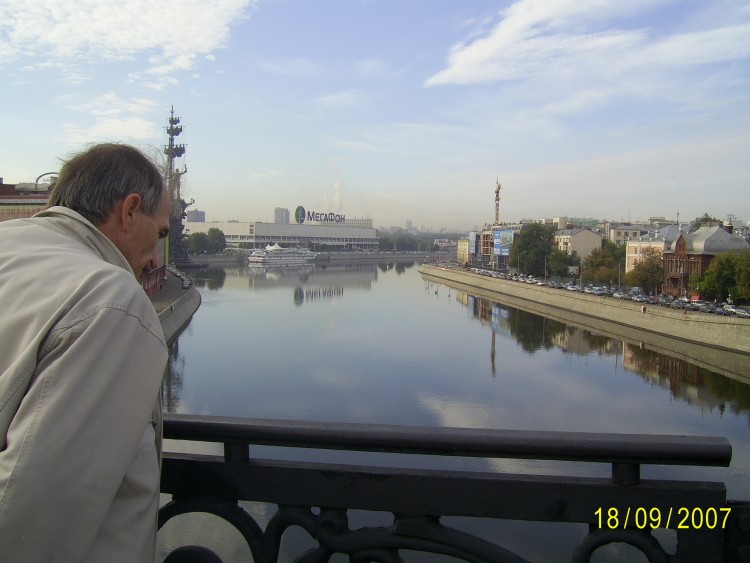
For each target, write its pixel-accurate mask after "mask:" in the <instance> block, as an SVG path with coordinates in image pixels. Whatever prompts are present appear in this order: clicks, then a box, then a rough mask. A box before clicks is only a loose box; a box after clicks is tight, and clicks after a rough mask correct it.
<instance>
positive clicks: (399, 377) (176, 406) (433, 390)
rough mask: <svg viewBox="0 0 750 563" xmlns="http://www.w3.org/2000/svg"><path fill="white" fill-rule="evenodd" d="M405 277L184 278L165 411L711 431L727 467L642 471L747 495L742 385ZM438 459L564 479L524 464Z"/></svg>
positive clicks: (749, 399)
mask: <svg viewBox="0 0 750 563" xmlns="http://www.w3.org/2000/svg"><path fill="white" fill-rule="evenodd" d="M417 268H418V264H416V263H379V264H373V263H363V264H332V265H329V266H327V267H326V266H322V267H321V266H315V267H306V268H304V269H296V270H276V271H266V270H263V269H253V268H248V267H245V266H239V265H238V266H232V267H225V268H210V269H204V270H198V271H195V272H194V273H193V279H194V283H195V286H196V287H197V288H198V290H199V291H200V293H201V296H202V299H203V301H202V305H201V307H200V309H199V310H198V312H197V313H196V315H195V316H194V318H193V320H192V321H191V323H190V324H189V325H188V327H187V328H186V330H185V331H184V332H183V333H182V334H181V335H180V336H179V338H178V339H177V341H176V343H175V344H174V345H173V347H172V350H171V354H170V366H169V376H168V378H167V383H166V385H165V409H166V410H167V411H169V412H175V413H189V414H205V415H221V416H241V417H254V418H273V419H305V420H321V421H345V422H363V423H386V424H407V425H425V426H458V427H474V428H505V429H524V430H569V431H584V432H614V433H646V434H682V435H685V434H687V435H714V436H725V437H727V438H728V439H729V440H730V442H731V444H732V447H733V460H732V464H731V466H730V467H729V468H685V467H680V468H660V467H644V468H643V477H644V478H662V477H665V478H680V479H696V480H700V479H709V480H718V481H723V482H725V483H726V485H727V489H728V498H730V499H750V484H749V483H748V479H747V475H748V469H750V433H748V422H750V416H749V415H750V386H748V385H746V384H745V383H743V382H742V381H738V380H736V379H734V378H732V377H727V376H725V375H719V374H716V373H712V372H710V371H708V370H706V369H704V368H701V367H698V366H695V365H693V364H691V363H689V362H687V361H684V360H683V359H681V358H680V357H678V356H676V355H669V354H658V353H656V352H653V351H650V350H649V349H648V346H647V344H648V336H647V335H646V336H644V343H645V345H640V346H639V345H631V344H628V343H626V342H623V341H620V340H616V339H611V338H608V337H605V336H602V335H598V334H594V333H592V332H590V331H587V330H584V329H581V328H578V327H576V326H574V325H572V324H566V323H564V322H560V321H559V320H552V319H547V318H544V317H541V316H537V315H534V314H532V313H528V312H525V311H521V310H518V309H515V308H513V307H509V306H505V305H503V304H501V303H496V302H492V301H489V300H486V299H480V298H477V297H474V296H472V295H470V294H469V293H466V292H462V291H458V290H456V289H455V288H450V287H448V286H445V285H439V284H435V283H431V282H428V281H425V280H424V279H422V277H421V276H420V274H419V272H418V271H417ZM738 375H740V374H738ZM169 447H170V444H167V448H169ZM371 462H373V461H372V460H369V459H368V463H371ZM377 462H383V463H386V462H387V460H385V461H383V460H379V461H377ZM415 463H429V462H428V461H423V462H415ZM448 463H449V465H450V466H451V468H456V467H458V468H470V469H482V470H488V469H489V470H499V471H509V470H510V471H522V472H529V473H537V472H538V473H544V472H550V471H552V472H555V471H558V470H560V471H562V469H559V465H554V464H552V465H550V463H549V462H546V463H544V462H535V461H533V460H532V461H522V462H519V461H515V460H494V461H491V460H461V459H459V460H452V461H451V462H448ZM451 464H452V465H451ZM600 470H601V469H600V468H599V469H590V470H589V469H584V472H587V471H592V472H596V471H600ZM606 471H608V468H605V474H606ZM261 519H262V518H261ZM171 534H172V532H162V533H160V536H169V538H170V539H165V538H164V537H160V544H161V545H162V549H166V548H164V547H163V546H165V545H167V544H169V543H170V542H171V541H172V539H171ZM174 541H178V540H174ZM521 543H523V542H521ZM530 543H534V541H531V542H530ZM519 549H521V550H523V549H524V548H523V546H521V548H519ZM528 549H529V553H530V555H531V556H533V555H534V553H533V551H534V550H533V549H532V548H531V547H529V548H528ZM524 556H527V554H526V553H524ZM532 558H533V557H532ZM542 558H543V556H542ZM226 560H231V559H226Z"/></svg>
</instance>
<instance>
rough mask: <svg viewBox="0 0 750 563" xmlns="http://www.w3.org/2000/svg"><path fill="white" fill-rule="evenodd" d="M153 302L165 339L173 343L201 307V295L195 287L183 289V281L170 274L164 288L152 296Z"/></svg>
mask: <svg viewBox="0 0 750 563" xmlns="http://www.w3.org/2000/svg"><path fill="white" fill-rule="evenodd" d="M151 302H152V303H153V304H154V308H155V309H156V313H157V314H158V315H159V320H160V321H161V327H162V329H163V330H164V338H165V339H166V340H167V343H171V342H172V340H174V338H175V337H176V336H177V335H178V334H179V333H180V331H181V330H182V329H183V328H184V327H185V326H186V325H187V324H188V323H189V322H190V319H192V318H193V315H194V314H195V312H196V311H197V310H198V307H200V305H201V295H200V293H198V290H197V289H195V287H194V286H193V285H191V286H190V287H189V288H187V289H183V288H182V281H180V279H179V278H177V277H176V276H175V275H174V274H172V273H168V274H167V279H166V281H165V282H164V285H163V286H162V288H161V289H160V290H159V291H158V292H156V293H154V294H153V295H151Z"/></svg>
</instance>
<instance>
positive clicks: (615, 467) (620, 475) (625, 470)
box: [612, 463, 641, 485]
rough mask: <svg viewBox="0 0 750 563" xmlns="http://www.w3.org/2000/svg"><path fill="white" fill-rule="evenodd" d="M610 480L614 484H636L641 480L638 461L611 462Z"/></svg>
mask: <svg viewBox="0 0 750 563" xmlns="http://www.w3.org/2000/svg"><path fill="white" fill-rule="evenodd" d="M612 482H613V483H614V484H615V485H637V484H638V483H640V482H641V466H640V464H638V463H613V464H612Z"/></svg>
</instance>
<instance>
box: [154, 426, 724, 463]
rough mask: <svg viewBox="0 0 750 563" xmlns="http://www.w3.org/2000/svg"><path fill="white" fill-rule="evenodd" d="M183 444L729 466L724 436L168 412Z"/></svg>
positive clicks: (168, 432)
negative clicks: (403, 423) (534, 429)
mask: <svg viewBox="0 0 750 563" xmlns="http://www.w3.org/2000/svg"><path fill="white" fill-rule="evenodd" d="M164 437H165V438H171V439H175V440H197V441H203V442H218V443H225V444H227V443H234V444H248V445H249V444H255V445H273V446H285V447H295V448H314V449H330V450H357V451H368V452H391V453H406V454H421V455H448V456H465V457H487V458H513V459H546V460H564V461H588V462H600V463H625V464H629V463H636V464H660V465H700V466H724V467H727V466H729V463H730V461H731V459H732V446H731V444H730V443H729V441H728V440H727V439H726V438H724V437H718V436H675V435H659V434H604V433H590V432H559V431H527V430H497V429H483V428H451V427H447V428H446V427H437V428H433V427H425V426H398V425H386V424H361V423H342V422H316V421H300V420H268V419H255V418H233V417H216V416H200V415H175V414H166V415H165V417H164Z"/></svg>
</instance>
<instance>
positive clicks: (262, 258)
mask: <svg viewBox="0 0 750 563" xmlns="http://www.w3.org/2000/svg"><path fill="white" fill-rule="evenodd" d="M315 256H316V255H315V253H314V252H311V251H310V250H307V249H306V248H283V247H282V246H279V244H278V243H276V244H274V245H270V244H269V245H268V246H266V247H265V248H264V249H263V250H255V251H254V252H253V253H252V254H250V256H248V258H247V263H248V264H249V265H251V266H291V265H293V264H305V263H306V262H312V261H313V260H314V259H315Z"/></svg>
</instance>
